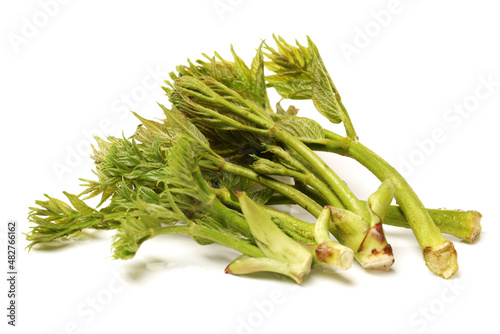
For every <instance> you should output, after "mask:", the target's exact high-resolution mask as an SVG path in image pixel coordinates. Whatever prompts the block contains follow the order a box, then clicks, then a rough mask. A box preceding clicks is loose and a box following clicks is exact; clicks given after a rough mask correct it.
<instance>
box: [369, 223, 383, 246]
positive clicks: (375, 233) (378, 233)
mask: <svg viewBox="0 0 500 334" xmlns="http://www.w3.org/2000/svg"><path fill="white" fill-rule="evenodd" d="M370 234H371V235H372V237H373V239H375V240H377V241H378V242H380V243H382V242H384V241H385V235H384V230H383V229H382V223H381V222H378V223H376V224H375V225H373V226H372V228H370Z"/></svg>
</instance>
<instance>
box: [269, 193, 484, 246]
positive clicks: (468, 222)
mask: <svg viewBox="0 0 500 334" xmlns="http://www.w3.org/2000/svg"><path fill="white" fill-rule="evenodd" d="M308 196H309V197H311V198H313V197H312V196H311V195H308ZM315 200H316V201H317V199H315ZM362 202H363V203H366V202H365V201H362ZM266 204H267V205H283V204H295V202H294V201H293V200H291V199H290V198H288V197H286V196H283V195H274V196H273V197H272V198H271V199H270V200H269V201H267V203H266ZM323 204H324V205H326V203H323ZM426 210H427V212H429V215H430V216H431V218H432V220H433V221H434V223H435V224H436V226H437V227H438V228H439V230H440V231H441V233H446V234H449V235H453V236H454V237H457V238H460V239H462V240H464V241H465V242H467V243H473V242H475V241H476V240H477V238H478V237H479V234H480V232H481V217H482V216H481V214H480V213H479V212H477V211H463V210H445V209H426ZM383 223H384V225H391V226H397V227H404V228H411V226H410V224H409V223H408V220H407V219H406V217H405V215H404V213H403V211H401V208H400V207H399V206H397V205H391V206H389V208H388V209H387V213H386V215H385V217H384V220H383Z"/></svg>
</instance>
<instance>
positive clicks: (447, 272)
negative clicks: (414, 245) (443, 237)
mask: <svg viewBox="0 0 500 334" xmlns="http://www.w3.org/2000/svg"><path fill="white" fill-rule="evenodd" d="M423 254H424V259H425V264H426V265H427V267H429V269H430V270H431V271H432V272H433V273H434V274H436V275H438V276H439V277H442V278H444V279H448V278H450V277H452V276H453V275H455V274H456V273H457V271H458V262H457V251H456V250H455V246H453V243H452V242H450V241H446V242H444V243H443V244H441V245H439V246H436V247H430V246H428V247H425V248H424V249H423Z"/></svg>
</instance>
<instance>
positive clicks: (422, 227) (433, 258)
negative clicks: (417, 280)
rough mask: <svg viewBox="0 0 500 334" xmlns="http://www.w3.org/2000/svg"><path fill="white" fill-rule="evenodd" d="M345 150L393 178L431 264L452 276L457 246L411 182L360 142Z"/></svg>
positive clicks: (437, 271)
mask: <svg viewBox="0 0 500 334" xmlns="http://www.w3.org/2000/svg"><path fill="white" fill-rule="evenodd" d="M326 133H327V135H329V134H330V133H328V132H326ZM328 139H332V140H337V141H338V142H339V144H343V143H345V141H344V140H340V141H339V140H338V139H339V136H338V135H334V136H329V138H328ZM343 152H344V154H345V155H347V156H349V157H351V158H353V159H355V160H357V161H358V162H359V163H361V164H362V165H363V166H365V167H366V168H368V169H369V170H370V171H371V172H372V173H373V174H374V175H375V176H376V177H377V178H378V179H379V180H381V181H383V180H385V179H390V180H391V181H392V183H393V184H394V187H395V194H394V197H395V198H396V201H397V202H398V204H399V206H400V207H401V210H402V211H403V213H404V214H405V216H406V219H407V221H408V223H409V225H410V226H411V229H412V231H413V233H414V234H415V237H416V239H417V241H418V243H419V245H420V247H421V249H422V252H423V255H424V259H425V262H426V264H427V266H428V267H429V269H430V270H431V271H432V272H434V273H435V274H436V275H438V276H440V277H443V278H450V277H452V276H453V275H454V274H455V273H456V272H457V270H458V263H457V255H456V251H455V248H454V247H453V244H452V243H451V242H450V241H448V240H446V239H445V238H444V237H443V235H442V234H441V231H440V230H439V228H438V227H437V226H436V224H435V223H434V221H433V220H432V218H431V216H430V215H429V213H428V212H427V210H426V209H425V207H424V205H423V204H422V202H421V201H420V199H419V198H418V196H417V195H416V194H415V192H414V191H413V189H412V188H411V187H410V185H409V184H408V182H406V180H405V179H404V178H403V177H402V176H401V174H399V173H398V172H397V171H396V170H395V169H394V168H393V167H392V166H391V165H389V164H388V163H387V162H386V161H385V160H383V159H382V158H381V157H379V156H378V155H376V154H375V153H374V152H372V151H371V150H370V149H368V148H367V147H366V146H364V145H362V144H361V143H359V142H357V141H351V142H350V144H349V145H348V147H347V148H345V147H343Z"/></svg>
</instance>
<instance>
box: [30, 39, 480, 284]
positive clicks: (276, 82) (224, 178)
mask: <svg viewBox="0 0 500 334" xmlns="http://www.w3.org/2000/svg"><path fill="white" fill-rule="evenodd" d="M273 38H274V41H275V43H276V48H273V47H271V46H269V45H268V44H267V43H266V42H263V43H261V45H260V46H259V47H258V48H257V53H256V55H255V57H254V58H253V60H252V61H251V63H250V65H247V64H245V62H244V61H243V59H241V58H240V57H239V56H238V55H237V54H236V52H235V51H234V49H233V48H231V53H232V57H233V60H232V61H228V60H225V59H224V58H222V57H221V56H220V54H219V53H217V52H215V53H214V56H213V57H209V56H207V55H206V54H203V59H202V60H196V61H195V62H191V61H188V65H179V66H177V67H176V72H172V73H171V74H170V77H171V80H170V81H169V82H167V83H166V86H165V87H163V88H164V90H165V92H166V94H167V96H168V99H169V101H170V103H171V106H169V107H166V106H164V105H161V104H160V105H159V106H160V108H161V110H162V111H163V114H164V117H165V118H164V119H163V120H158V121H152V120H148V119H145V118H143V117H141V116H139V115H137V114H135V113H134V115H135V116H136V117H137V118H138V120H139V121H140V124H139V126H138V127H137V130H136V131H135V133H134V134H132V135H131V136H130V137H121V138H117V137H108V138H96V143H97V145H96V146H95V147H94V152H93V156H92V158H93V160H94V163H95V170H94V174H95V176H96V179H95V180H87V179H85V180H82V181H83V182H84V183H83V184H82V186H83V187H84V190H83V191H82V192H81V193H80V194H79V195H72V194H69V193H66V192H65V193H64V194H65V196H66V198H67V202H64V201H61V200H58V199H56V198H53V197H50V196H47V195H46V197H47V200H45V201H36V202H35V203H36V205H37V206H36V207H32V208H30V210H31V211H30V214H29V220H30V221H31V222H32V223H33V224H34V225H33V226H32V228H31V231H30V232H29V233H28V234H27V239H28V241H30V244H29V246H28V247H29V248H30V249H31V248H32V247H34V246H35V245H37V244H40V243H46V242H57V241H61V240H65V239H67V238H71V237H73V236H76V235H78V233H79V232H81V231H82V230H85V229H106V230H115V232H116V233H115V235H114V237H113V244H112V252H113V257H114V258H116V259H130V258H133V257H134V256H135V255H136V254H137V252H138V251H139V250H140V247H141V245H142V244H143V243H144V242H145V241H147V240H150V239H152V238H154V237H156V236H158V235H169V234H184V235H189V236H191V237H192V238H193V239H194V240H195V241H196V242H197V243H199V244H201V245H209V244H211V243H219V244H222V245H225V246H227V247H230V248H233V249H235V250H237V251H239V252H240V253H242V254H243V255H241V256H239V257H238V258H237V259H235V260H234V261H233V262H231V264H229V266H228V267H227V268H226V272H227V273H232V274H250V273H253V272H256V271H271V272H275V273H279V274H283V275H286V276H289V277H291V278H292V279H293V280H294V281H296V282H297V283H300V282H301V281H302V279H303V277H304V276H305V275H307V274H309V273H310V271H311V269H312V268H313V267H315V266H321V265H330V266H332V267H334V268H336V269H339V270H346V269H348V268H349V267H350V266H351V263H352V261H353V259H356V260H357V261H358V262H359V263H360V264H361V266H362V267H364V268H370V269H378V270H387V269H389V267H390V266H391V265H392V263H393V262H394V258H393V254H392V248H391V246H390V245H389V243H388V242H387V240H386V238H385V235H384V231H383V228H382V224H383V223H384V224H390V225H395V226H403V227H411V228H412V230H413V232H414V234H415V236H416V239H417V241H418V242H419V244H420V246H421V247H422V250H423V254H424V258H425V260H426V263H427V265H428V266H429V268H430V269H431V270H432V271H433V272H435V273H436V274H437V275H439V276H442V277H445V278H448V277H451V276H452V275H453V274H454V273H455V272H456V270H457V268H458V267H457V265H456V252H455V251H454V248H453V244H452V243H450V242H449V241H447V240H446V239H445V238H444V237H443V236H442V235H441V231H442V232H445V233H450V234H454V235H456V236H458V237H461V238H464V239H465V240H467V241H468V242H472V241H473V240H475V238H476V237H477V235H478V234H479V232H480V223H479V221H480V217H481V216H480V214H479V213H477V212H468V213H462V212H456V211H442V210H427V209H425V208H424V206H423V205H422V203H421V202H420V200H419V199H418V197H417V196H416V194H415V193H414V192H413V190H412V189H411V188H410V186H409V185H408V183H407V182H406V181H405V180H404V179H403V178H402V177H401V175H400V174H399V173H397V171H396V170H395V169H394V168H392V167H391V166H390V165H389V164H387V162H385V161H384V160H382V158H380V157H379V156H378V155H376V154H375V153H373V152H372V151H370V150H369V149H368V148H366V147H365V146H364V145H362V144H361V143H360V142H359V140H358V137H357V135H356V132H355V131H354V127H353V125H352V123H351V120H350V118H349V115H348V113H347V111H346V108H345V107H344V105H343V103H342V101H341V98H340V95H339V93H338V91H337V89H336V87H335V85H334V84H333V81H332V79H331V77H330V75H329V74H328V71H327V70H326V66H325V64H324V63H323V60H322V59H321V56H320V54H319V51H318V48H317V47H316V45H315V44H314V43H313V42H312V40H311V39H310V38H308V39H307V46H303V45H301V44H299V43H298V42H297V43H296V45H291V44H289V43H287V42H286V41H285V40H284V39H283V38H281V37H277V36H273ZM266 69H267V71H269V72H271V73H270V74H268V75H266V74H265V70H266ZM271 88H272V89H275V90H276V91H277V92H278V94H279V95H280V96H281V97H282V98H283V99H291V100H304V99H310V100H312V102H313V104H314V106H315V108H316V109H317V111H318V112H319V113H320V114H321V115H323V116H324V117H326V118H327V119H328V120H329V121H331V122H333V123H343V125H344V127H345V132H346V135H345V137H344V136H342V135H338V134H335V133H332V132H330V131H327V130H326V129H324V128H323V127H322V126H321V125H320V124H319V123H318V122H316V121H314V120H312V119H310V118H306V117H303V116H300V117H299V116H298V110H297V109H296V108H295V107H293V106H289V107H288V108H287V110H285V109H284V108H283V107H282V106H281V104H280V102H281V101H278V102H277V103H276V108H275V109H276V110H273V109H272V107H271V104H270V102H269V98H268V94H267V93H268V91H267V89H271ZM315 151H329V152H334V153H339V154H343V155H347V156H349V157H351V158H354V159H356V160H357V161H359V162H360V163H361V164H362V165H364V166H365V167H367V168H368V169H369V170H370V171H372V172H373V174H375V175H376V176H377V177H378V178H379V179H380V181H381V182H382V183H381V186H380V187H379V189H378V190H377V191H375V192H374V194H372V195H371V196H370V197H369V198H368V200H367V201H362V200H360V199H358V198H357V197H356V196H355V195H354V193H353V192H352V191H351V190H350V188H349V187H348V185H347V184H346V183H345V182H344V181H343V180H342V179H340V177H339V176H338V175H337V174H336V173H335V172H334V171H333V169H332V168H331V167H330V166H328V165H327V164H325V162H324V161H323V160H322V159H321V158H320V156H319V155H317V153H316V152H315ZM278 177H281V178H278ZM98 196H100V201H99V203H98V205H97V206H96V208H93V207H91V206H89V205H88V204H87V203H86V202H85V200H88V199H91V198H94V197H98ZM393 196H394V197H395V198H396V200H397V202H398V204H399V205H400V207H397V206H391V205H390V203H391V201H392V199H393ZM284 199H285V200H286V203H287V204H293V205H300V206H302V207H303V208H304V209H306V210H307V211H309V212H310V213H311V214H312V215H313V216H315V217H316V218H317V222H316V223H315V224H314V223H308V222H305V221H302V220H300V219H298V218H297V217H293V216H291V215H289V214H286V213H284V212H281V211H278V210H276V209H275V208H272V207H271V206H270V205H271V204H278V203H284V202H283V200H284ZM433 219H435V221H436V223H435V222H434V220H433ZM440 229H441V231H440ZM331 236H333V237H334V238H332V237H331Z"/></svg>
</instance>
